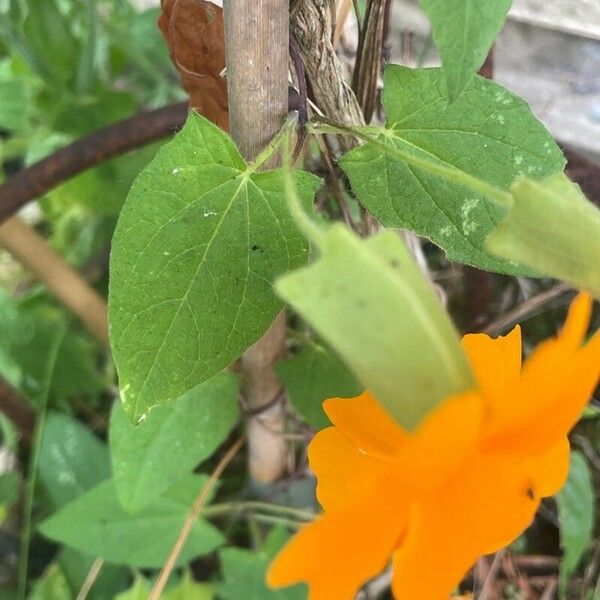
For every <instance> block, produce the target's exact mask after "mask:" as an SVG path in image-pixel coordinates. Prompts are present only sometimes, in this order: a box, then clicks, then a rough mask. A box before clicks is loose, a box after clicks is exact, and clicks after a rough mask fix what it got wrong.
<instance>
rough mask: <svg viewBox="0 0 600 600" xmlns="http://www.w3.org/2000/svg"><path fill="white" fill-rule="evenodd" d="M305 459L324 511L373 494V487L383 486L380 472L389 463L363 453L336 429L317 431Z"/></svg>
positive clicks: (343, 506)
mask: <svg viewBox="0 0 600 600" xmlns="http://www.w3.org/2000/svg"><path fill="white" fill-rule="evenodd" d="M308 458H309V462H310V466H311V468H312V470H313V471H314V472H315V474H316V476H317V479H318V482H319V483H318V485H317V498H318V500H319V502H320V504H321V506H322V507H323V508H324V509H325V510H326V511H331V510H339V509H343V508H346V507H347V506H348V505H351V504H355V503H356V502H357V500H358V499H359V498H364V497H365V496H369V495H372V494H373V488H376V487H377V486H383V487H385V486H386V482H385V478H384V474H385V470H386V469H389V468H390V466H389V462H384V461H380V460H378V459H376V458H373V457H371V456H369V455H367V454H365V453H364V452H361V451H360V450H359V449H358V448H357V446H356V445H355V444H354V443H353V442H352V441H351V440H350V439H349V438H347V437H346V436H345V435H344V434H343V433H341V432H340V431H339V429H337V428H335V427H329V428H327V429H323V430H322V431H320V432H319V433H318V434H317V435H316V436H315V437H314V439H313V441H312V442H311V443H310V445H309V447H308Z"/></svg>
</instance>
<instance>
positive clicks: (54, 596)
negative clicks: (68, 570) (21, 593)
mask: <svg viewBox="0 0 600 600" xmlns="http://www.w3.org/2000/svg"><path fill="white" fill-rule="evenodd" d="M73 598H74V596H73V595H72V594H71V590H70V589H69V584H68V583H67V579H66V577H65V575H64V573H63V572H62V571H61V569H60V567H59V566H58V565H56V564H52V565H50V566H49V567H48V568H47V569H46V571H45V572H44V574H43V575H42V577H41V578H40V579H39V580H38V581H37V582H36V584H35V586H34V588H33V590H32V592H31V594H30V595H29V599H28V600H73Z"/></svg>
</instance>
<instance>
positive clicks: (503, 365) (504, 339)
mask: <svg viewBox="0 0 600 600" xmlns="http://www.w3.org/2000/svg"><path fill="white" fill-rule="evenodd" d="M462 343H463V347H464V349H465V351H466V353H467V356H468V357H469V361H470V362H471V366H472V367H473V370H474V372H475V377H476V379H477V382H478V384H479V388H480V390H482V392H483V394H484V396H485V398H486V400H487V402H488V410H489V412H490V415H489V416H490V418H491V419H493V418H494V417H495V415H496V414H497V413H500V414H502V413H503V412H506V411H507V410H510V404H511V402H514V401H515V400H516V399H515V398H514V397H511V395H509V394H507V391H509V390H512V389H514V388H515V387H516V386H517V384H518V383H519V378H520V376H521V353H522V349H521V328H520V327H519V326H518V325H517V326H516V327H515V328H514V329H513V330H512V331H511V332H510V333H509V334H508V335H506V336H500V337H498V338H495V339H494V338H491V337H489V336H488V335H486V334H484V333H477V334H470V335H466V336H465V337H464V338H463V340H462Z"/></svg>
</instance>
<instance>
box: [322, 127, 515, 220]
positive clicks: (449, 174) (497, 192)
mask: <svg viewBox="0 0 600 600" xmlns="http://www.w3.org/2000/svg"><path fill="white" fill-rule="evenodd" d="M311 130H312V131H313V132H314V133H338V134H351V135H354V136H356V137H357V138H358V139H360V140H362V141H364V142H366V143H368V144H371V145H372V146H375V147H376V148H379V149H380V150H381V151H382V152H385V153H386V154H387V155H388V156H391V157H393V158H395V159H397V160H399V161H401V162H404V163H407V164H409V165H412V166H413V167H417V168H419V169H423V170H424V171H427V172H428V173H432V174H433V175H437V176H439V177H441V178H442V179H445V180H446V181H452V182H454V183H458V184H460V185H462V186H464V187H468V188H470V189H471V190H473V191H475V192H478V193H480V194H483V195H484V196H486V197H487V198H489V199H490V200H492V201H493V202H495V203H496V204H498V205H499V206H502V207H504V208H509V207H510V205H511V204H512V195H511V194H510V193H509V192H505V191H503V190H501V189H500V188H497V187H496V186H494V185H491V184H490V183H487V181H483V180H482V179H479V178H478V177H474V176H473V175H470V174H469V173H465V172H464V171H461V170H459V169H457V168H456V167H453V166H451V165H448V164H446V163H442V162H437V161H433V160H429V159H427V158H421V157H419V156H415V155H414V154H411V153H410V152H405V151H404V150H401V149H400V148H398V147H397V146H396V145H393V144H386V143H384V142H382V141H381V140H380V139H379V137H380V136H381V135H383V136H385V138H386V139H388V138H389V139H392V140H393V139H399V138H395V135H394V132H393V130H391V129H384V128H382V127H347V126H345V125H341V124H337V123H331V122H329V121H317V122H315V123H314V124H313V126H312V128H311ZM400 141H404V140H401V139H400Z"/></svg>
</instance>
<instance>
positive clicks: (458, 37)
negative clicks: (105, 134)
mask: <svg viewBox="0 0 600 600" xmlns="http://www.w3.org/2000/svg"><path fill="white" fill-rule="evenodd" d="M511 4H512V0H486V1H482V0H421V5H422V6H423V10H424V11H425V13H426V14H427V16H428V17H429V20H430V21H431V27H432V29H433V39H434V41H435V44H436V46H437V49H438V51H439V53H440V56H441V57H442V64H443V65H444V73H445V75H446V84H447V88H448V96H449V98H450V101H451V102H453V101H455V100H456V99H457V98H458V96H459V95H460V94H461V92H462V91H463V90H464V89H465V87H466V86H467V85H468V83H469V82H470V81H471V79H472V78H473V74H474V73H475V72H476V71H477V70H478V69H479V67H481V65H482V64H483V62H484V61H485V58H486V56H487V54H488V52H489V50H490V48H491V47H492V44H493V43H494V40H495V39H496V37H497V35H498V34H499V33H500V30H501V29H502V25H503V24H504V21H505V19H506V15H507V14H508V11H509V9H510V7H511Z"/></svg>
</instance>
